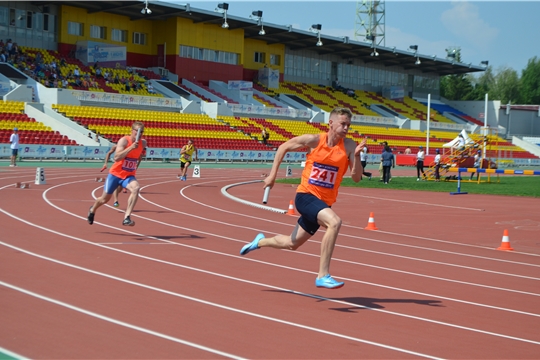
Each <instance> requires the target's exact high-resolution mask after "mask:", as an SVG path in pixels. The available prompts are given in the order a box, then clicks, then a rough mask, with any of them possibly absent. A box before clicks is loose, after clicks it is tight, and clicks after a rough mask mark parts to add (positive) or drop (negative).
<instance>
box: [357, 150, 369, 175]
mask: <svg viewBox="0 0 540 360" xmlns="http://www.w3.org/2000/svg"><path fill="white" fill-rule="evenodd" d="M368 152H369V150H368V148H367V146H364V148H363V149H362V151H361V152H360V162H361V163H362V175H364V176H367V177H368V179H369V180H371V173H370V172H367V171H366V166H367V159H368Z"/></svg>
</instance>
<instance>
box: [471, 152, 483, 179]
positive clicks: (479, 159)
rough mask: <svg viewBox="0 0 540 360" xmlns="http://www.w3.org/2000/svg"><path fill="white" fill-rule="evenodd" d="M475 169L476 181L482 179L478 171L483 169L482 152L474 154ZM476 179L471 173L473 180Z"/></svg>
mask: <svg viewBox="0 0 540 360" xmlns="http://www.w3.org/2000/svg"><path fill="white" fill-rule="evenodd" d="M473 167H475V168H476V171H477V172H476V180H478V178H479V177H480V174H479V173H478V169H480V168H481V167H482V150H478V151H476V154H474V165H473ZM473 177H474V173H471V180H472V179H473Z"/></svg>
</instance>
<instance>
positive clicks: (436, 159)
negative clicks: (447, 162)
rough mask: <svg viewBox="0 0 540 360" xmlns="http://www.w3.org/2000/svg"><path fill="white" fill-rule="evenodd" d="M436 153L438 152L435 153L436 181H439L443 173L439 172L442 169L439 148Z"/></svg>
mask: <svg viewBox="0 0 540 360" xmlns="http://www.w3.org/2000/svg"><path fill="white" fill-rule="evenodd" d="M435 153H436V154H437V155H435V181H436V182H439V181H441V174H440V172H439V171H440V169H441V152H440V151H439V149H436V150H435Z"/></svg>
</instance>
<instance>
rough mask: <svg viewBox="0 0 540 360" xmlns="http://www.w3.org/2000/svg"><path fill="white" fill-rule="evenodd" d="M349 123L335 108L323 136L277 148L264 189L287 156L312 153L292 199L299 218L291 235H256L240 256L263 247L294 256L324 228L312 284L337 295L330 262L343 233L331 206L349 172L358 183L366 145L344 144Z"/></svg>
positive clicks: (303, 137)
mask: <svg viewBox="0 0 540 360" xmlns="http://www.w3.org/2000/svg"><path fill="white" fill-rule="evenodd" d="M351 118H352V113H351V111H350V110H349V109H347V108H335V109H334V110H332V112H331V113H330V119H329V121H328V132H327V133H321V134H306V135H300V136H297V137H295V138H292V139H290V140H288V141H287V142H285V143H283V144H281V145H280V146H279V148H278V150H277V152H276V156H275V158H274V163H273V165H272V170H271V171H270V174H269V175H268V177H267V178H266V179H264V187H267V186H269V187H272V186H274V182H275V180H276V175H277V172H278V169H279V165H280V164H281V161H282V160H283V158H284V156H285V154H286V153H287V152H289V151H293V150H297V149H301V148H305V147H307V148H308V149H309V150H310V151H309V153H308V155H307V159H306V166H305V168H304V170H303V172H302V179H301V183H300V185H299V186H298V189H297V192H296V199H295V203H296V209H297V210H298V212H299V213H300V215H301V216H300V218H299V219H298V224H297V225H296V226H295V228H294V230H293V231H292V234H291V235H276V236H274V237H270V238H266V237H264V234H262V233H261V234H258V235H257V236H256V237H255V239H254V240H253V241H252V242H251V243H249V244H247V245H245V246H244V247H243V248H242V250H240V254H241V255H246V254H247V253H248V252H250V251H253V250H256V249H258V248H261V247H272V248H276V249H289V250H296V249H298V248H299V247H300V246H302V244H304V243H305V242H306V241H307V240H308V239H309V238H311V237H312V236H313V235H314V234H315V232H316V231H317V230H318V229H319V226H321V225H322V226H323V227H325V228H326V233H325V234H324V236H323V239H322V244H321V258H320V263H319V274H318V276H317V278H316V279H315V286H317V287H322V288H327V289H338V288H340V287H342V286H343V285H344V283H343V282H339V281H336V280H335V279H334V278H333V277H332V276H330V259H331V258H332V252H333V251H334V246H335V244H336V239H337V236H338V233H339V229H340V227H341V219H340V218H339V216H338V215H337V214H336V213H335V212H334V210H332V208H331V206H332V204H333V203H334V202H335V201H336V198H337V194H338V188H339V185H340V184H341V180H342V179H343V175H345V173H346V172H347V167H349V168H350V169H351V178H352V179H353V181H354V182H359V181H360V180H361V179H362V172H363V168H362V164H361V162H360V157H359V154H360V152H361V151H362V149H363V148H364V146H365V145H366V140H363V141H362V142H361V143H360V144H359V145H356V143H355V142H354V141H353V140H351V139H348V138H346V136H347V131H348V130H349V126H350V125H351Z"/></svg>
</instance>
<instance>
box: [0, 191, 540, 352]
mask: <svg viewBox="0 0 540 360" xmlns="http://www.w3.org/2000/svg"><path fill="white" fill-rule="evenodd" d="M68 184H71V183H68ZM68 184H63V185H57V187H59V186H64V185H68ZM0 189H1V188H0ZM49 190H50V189H49ZM47 191H48V190H47ZM43 197H44V200H45V201H46V202H47V203H49V205H51V206H52V207H54V208H56V209H58V210H59V211H62V212H65V213H67V214H70V215H72V216H74V217H77V218H82V219H84V218H83V217H81V216H78V215H75V214H72V213H70V212H68V211H66V210H64V209H61V208H59V207H57V206H56V205H54V204H52V203H50V202H49V201H48V200H47V198H46V194H45V193H44V194H43ZM0 211H1V212H3V213H5V214H6V215H8V216H10V217H12V218H15V219H17V220H19V221H21V222H23V223H26V224H28V225H30V226H34V227H37V228H40V229H43V230H45V231H48V232H52V233H54V234H57V235H61V236H64V237H67V238H70V239H73V240H77V241H81V242H84V243H87V244H89V245H93V246H99V247H102V248H105V249H109V250H112V251H117V252H120V253H124V254H128V255H131V256H134V257H139V258H144V259H147V260H150V261H155V262H159V263H164V264H168V265H172V266H177V267H182V268H185V269H189V270H193V271H198V272H202V273H207V274H211V275H215V276H219V277H226V278H231V277H228V276H225V275H223V274H218V273H213V272H209V271H207V270H203V269H198V268H192V267H189V266H185V265H181V264H176V263H171V262H167V261H163V260H160V259H155V258H150V257H146V256H142V255H139V254H134V253H130V252H128V251H124V250H120V249H116V248H109V247H106V246H103V245H99V244H96V243H92V242H90V241H87V240H84V239H80V238H76V237H73V236H70V235H67V234H63V233H60V232H57V231H55V230H52V229H48V228H45V227H42V226H40V225H37V224H34V223H31V222H29V221H27V220H24V219H21V218H19V217H17V216H15V215H12V214H10V213H8V212H6V211H5V210H3V209H0ZM147 220H149V221H153V222H156V223H160V224H164V225H169V226H173V227H176V228H179V229H184V230H189V231H195V232H198V233H204V232H201V231H197V230H193V229H187V228H184V227H180V226H175V225H170V224H166V223H163V222H160V221H157V220H153V219H147ZM102 226H104V227H108V228H112V229H115V230H117V231H120V232H125V233H129V234H132V235H135V236H140V237H146V238H149V239H155V240H161V241H164V242H170V243H173V242H171V241H168V240H163V239H159V238H157V237H153V236H145V235H142V234H138V233H134V232H131V231H127V230H124V229H122V228H117V227H114V226H110V225H106V224H102ZM204 234H208V233H204ZM214 236H215V237H220V238H224V239H227V240H232V241H240V240H237V239H233V238H228V237H224V236H221V235H218V234H214ZM240 242H243V241H240ZM177 245H179V246H182V247H187V248H191V249H196V250H200V251H205V252H209V253H213V254H218V255H222V256H228V257H234V258H240V256H238V255H236V256H235V255H230V254H226V253H221V252H217V251H213V250H207V249H203V248H198V247H195V246H190V245H185V244H177ZM296 253H299V252H296ZM302 254H304V255H308V256H315V257H318V255H313V254H307V253H302ZM243 259H244V260H247V261H253V262H256V263H260V264H266V265H269V266H273V267H279V268H283V269H289V270H293V271H298V272H303V273H309V274H316V273H315V272H313V271H307V270H303V269H298V268H293V267H289V266H284V265H278V264H273V263H268V262H264V261H259V260H254V259H249V258H243ZM233 279H235V280H237V281H241V282H246V283H250V284H255V285H258V286H263V287H270V288H276V287H273V286H269V285H267V284H260V283H256V282H252V281H247V280H243V279H239V278H233ZM343 279H346V280H348V281H351V282H356V283H361V284H366V285H371V286H375V287H381V288H386V289H391V290H396V291H403V292H406V293H411V294H417V295H422V296H426V297H433V298H437V299H442V300H448V301H455V302H458V303H464V304H469V305H474V306H479V307H485V308H490V309H496V310H501V311H508V312H512V313H519V314H523V315H531V316H536V317H538V316H540V315H538V314H533V313H527V312H523V311H519V310H514V309H508V308H502V307H496V306H491V305H486V304H480V303H474V302H470V301H464V300H459V299H453V298H448V297H443V296H437V295H432V294H427V293H422V292H418V291H411V290H406V289H400V288H395V287H392V286H386V285H381V284H375V283H370V282H366V281H360V280H357V279H350V278H343ZM282 290H284V291H291V290H288V289H282ZM295 293H296V292H295ZM305 296H308V294H305ZM318 298H320V299H325V300H326V301H335V300H332V299H328V298H322V297H318ZM339 303H343V304H347V305H348V306H353V307H358V305H357V304H353V303H347V302H339ZM362 308H366V309H370V310H374V311H380V312H383V313H387V314H392V315H396V316H401V317H406V318H412V319H416V320H420V321H426V322H432V323H437V324H441V325H445V326H449V327H455V328H460V329H466V330H470V331H474V332H480V333H489V334H491V335H494V336H500V337H505V338H512V339H516V340H517V339H521V338H514V337H511V336H508V335H504V334H497V333H492V332H485V331H483V330H479V329H474V328H467V327H463V326H460V325H455V324H451V323H444V322H440V321H434V320H431V319H426V318H420V317H416V316H410V315H407V314H401V313H395V312H391V311H388V310H382V309H375V308H369V307H362ZM520 341H525V342H531V341H532V340H528V339H521V340H520ZM532 342H533V343H537V342H534V341H532ZM538 344H540V343H538Z"/></svg>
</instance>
